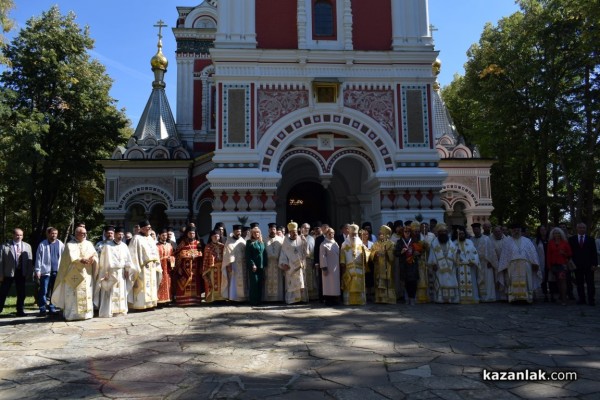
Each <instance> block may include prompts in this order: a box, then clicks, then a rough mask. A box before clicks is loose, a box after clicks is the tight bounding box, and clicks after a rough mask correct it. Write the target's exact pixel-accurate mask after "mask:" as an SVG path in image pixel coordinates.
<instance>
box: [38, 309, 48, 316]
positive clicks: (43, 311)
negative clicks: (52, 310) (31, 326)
mask: <svg viewBox="0 0 600 400" xmlns="http://www.w3.org/2000/svg"><path fill="white" fill-rule="evenodd" d="M46 315H48V312H47V311H46V310H40V313H39V314H38V315H37V316H38V317H45V316H46Z"/></svg>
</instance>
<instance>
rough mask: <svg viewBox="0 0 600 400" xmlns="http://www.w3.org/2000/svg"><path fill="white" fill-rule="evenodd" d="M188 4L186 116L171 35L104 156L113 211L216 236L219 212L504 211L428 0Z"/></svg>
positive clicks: (183, 16)
mask: <svg viewBox="0 0 600 400" xmlns="http://www.w3.org/2000/svg"><path fill="white" fill-rule="evenodd" d="M177 10H178V13H179V17H178V19H177V21H176V23H175V26H174V27H173V28H172V31H173V34H174V35H175V38H176V41H177V50H176V63H177V72H176V73H177V109H176V113H175V115H176V118H174V117H173V114H172V112H171V109H170V106H169V102H168V100H167V98H166V96H165V93H164V81H163V76H164V73H166V71H167V66H168V61H167V59H166V57H165V56H164V55H163V54H162V51H161V48H162V45H161V44H160V41H159V48H158V52H157V54H156V55H155V56H154V57H153V58H152V68H153V70H154V72H155V81H154V82H153V84H152V86H153V88H152V93H151V96H150V98H149V100H148V104H147V106H146V109H145V111H144V115H143V116H142V119H141V120H140V123H139V125H138V127H137V129H136V131H135V134H134V136H133V137H132V138H131V139H130V140H129V142H128V143H127V145H126V146H124V147H123V148H118V149H116V150H115V152H114V154H113V157H112V159H111V160H103V161H101V164H102V165H103V166H104V169H105V171H106V194H105V204H104V213H105V216H106V219H107V220H108V221H111V222H113V223H117V224H124V225H125V226H127V227H130V226H131V225H132V224H134V223H136V222H137V221H138V220H139V219H141V218H144V217H149V218H150V220H151V222H152V223H153V225H172V226H180V225H183V224H184V223H186V221H195V222H196V223H197V224H198V225H199V227H200V229H199V230H200V232H201V233H206V232H208V231H209V230H210V228H211V227H212V225H213V224H214V223H215V222H217V221H221V222H224V223H225V224H226V226H227V229H228V230H230V229H231V225H233V224H235V223H239V221H248V222H255V221H256V222H259V223H260V224H261V226H263V227H265V226H266V224H267V223H269V222H273V221H276V222H277V223H279V224H284V223H285V222H286V221H289V220H290V219H293V220H295V221H298V222H309V223H311V224H312V223H313V222H314V221H317V220H320V221H323V222H329V223H330V224H332V225H333V226H335V227H337V226H339V225H340V224H342V223H345V222H357V223H360V222H362V221H370V222H371V223H372V224H373V226H378V225H380V224H382V223H386V222H388V221H394V220H397V219H402V220H408V219H410V220H414V219H415V217H416V216H417V215H421V216H422V217H423V218H424V219H425V220H429V219H430V218H436V219H438V220H439V221H442V220H447V221H448V222H451V223H462V224H464V223H466V224H470V223H472V222H476V221H477V222H483V221H486V220H487V219H488V218H489V216H490V214H491V211H492V209H493V208H492V200H491V183H490V166H491V165H492V161H491V160H485V159H481V158H480V157H479V156H478V154H477V150H476V149H475V150H473V149H470V148H469V147H467V146H465V145H464V143H462V141H461V138H460V136H459V135H458V134H457V132H456V130H455V129H454V127H453V125H452V121H451V119H450V117H449V114H448V112H447V110H446V108H445V106H444V104H443V101H442V99H441V97H440V94H439V85H438V84H437V82H436V76H437V74H438V73H439V68H440V63H439V61H438V60H437V55H438V52H437V51H436V50H435V49H434V45H433V39H432V37H431V31H430V25H429V17H428V2H427V0H370V1H369V2H365V1H361V0H218V1H216V0H214V1H204V2H203V3H202V4H200V5H198V6H196V7H177ZM159 36H160V34H159Z"/></svg>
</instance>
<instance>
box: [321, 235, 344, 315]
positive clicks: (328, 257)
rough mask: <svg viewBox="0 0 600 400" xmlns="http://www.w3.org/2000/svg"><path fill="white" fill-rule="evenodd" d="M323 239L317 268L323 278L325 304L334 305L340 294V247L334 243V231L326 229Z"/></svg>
mask: <svg viewBox="0 0 600 400" xmlns="http://www.w3.org/2000/svg"><path fill="white" fill-rule="evenodd" d="M323 234H324V235H325V239H324V240H323V243H321V244H320V246H321V247H320V248H319V268H320V269H321V271H322V277H323V298H324V299H325V304H327V305H336V304H337V303H338V301H339V297H340V294H341V288H340V246H339V245H338V244H337V243H336V241H335V231H334V230H333V229H332V228H329V227H328V228H327V230H326V231H325V232H323Z"/></svg>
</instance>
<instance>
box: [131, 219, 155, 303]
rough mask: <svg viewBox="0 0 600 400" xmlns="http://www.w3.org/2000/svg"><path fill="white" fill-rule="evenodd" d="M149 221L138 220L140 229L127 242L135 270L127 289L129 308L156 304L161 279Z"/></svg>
mask: <svg viewBox="0 0 600 400" xmlns="http://www.w3.org/2000/svg"><path fill="white" fill-rule="evenodd" d="M151 230H152V227H151V226H150V222H149V221H147V220H146V221H142V222H140V231H139V233H138V234H137V235H135V236H134V237H133V238H132V239H131V241H130V242H129V252H130V253H131V263H132V266H133V270H134V271H135V272H134V274H133V276H131V281H132V282H133V287H132V288H131V290H129V294H128V297H127V303H128V306H129V309H130V310H131V309H133V310H144V309H148V308H154V307H156V306H157V304H158V285H159V284H160V281H161V279H162V268H161V266H160V257H159V255H158V248H157V247H156V243H155V241H154V239H152V236H150V231H151Z"/></svg>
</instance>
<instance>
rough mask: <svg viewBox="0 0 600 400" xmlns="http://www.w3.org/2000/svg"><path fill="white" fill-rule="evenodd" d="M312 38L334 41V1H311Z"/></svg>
mask: <svg viewBox="0 0 600 400" xmlns="http://www.w3.org/2000/svg"><path fill="white" fill-rule="evenodd" d="M312 7H313V12H312V16H313V38H314V39H315V40H336V36H337V35H336V12H335V8H336V4H335V0H313V4H312Z"/></svg>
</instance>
